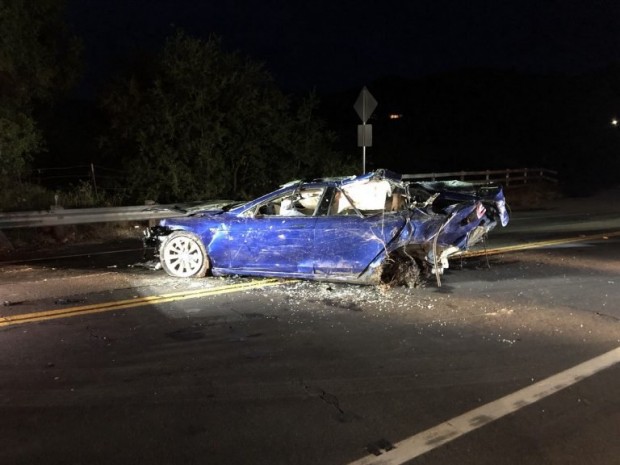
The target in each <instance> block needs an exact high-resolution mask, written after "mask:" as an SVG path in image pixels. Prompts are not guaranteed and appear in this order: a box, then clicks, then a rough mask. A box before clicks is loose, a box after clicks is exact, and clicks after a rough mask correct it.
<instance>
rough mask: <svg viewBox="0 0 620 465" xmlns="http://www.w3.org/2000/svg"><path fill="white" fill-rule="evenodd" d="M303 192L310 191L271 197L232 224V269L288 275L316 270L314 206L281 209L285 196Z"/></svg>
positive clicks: (229, 235)
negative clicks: (296, 211) (301, 210)
mask: <svg viewBox="0 0 620 465" xmlns="http://www.w3.org/2000/svg"><path fill="white" fill-rule="evenodd" d="M318 193H319V194H322V190H321V191H319V192H318ZM303 194H307V195H309V193H307V192H305V191H303V190H302V191H301V192H300V191H296V192H290V193H286V194H285V195H284V196H282V195H281V196H279V197H278V198H274V199H270V200H269V201H266V202H265V203H264V204H263V205H259V206H258V207H257V208H256V211H255V212H250V213H249V214H248V215H247V216H246V217H242V218H238V219H237V220H236V221H234V222H231V223H230V224H229V231H228V241H229V251H228V252H229V257H230V267H231V269H236V270H239V271H247V272H264V273H265V274H286V275H299V274H306V273H312V272H313V263H312V249H313V243H314V225H315V222H316V218H315V217H314V210H312V209H306V210H305V211H304V213H299V212H298V214H296V215H295V216H292V213H285V212H284V210H283V209H282V211H281V210H280V207H281V205H282V203H283V201H284V200H289V199H291V198H299V197H300V196H301V195H303ZM312 194H313V195H315V194H316V192H315V191H313V192H312ZM289 215H291V216H289Z"/></svg>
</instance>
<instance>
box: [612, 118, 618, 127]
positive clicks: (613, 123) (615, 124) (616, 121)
mask: <svg viewBox="0 0 620 465" xmlns="http://www.w3.org/2000/svg"><path fill="white" fill-rule="evenodd" d="M611 125H612V126H618V120H617V119H616V118H614V119H612V120H611Z"/></svg>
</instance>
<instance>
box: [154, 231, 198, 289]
mask: <svg viewBox="0 0 620 465" xmlns="http://www.w3.org/2000/svg"><path fill="white" fill-rule="evenodd" d="M159 256H160V260H161V266H162V268H163V269H164V271H165V272H166V273H168V274H169V275H170V276H175V277H177V278H202V277H203V276H205V275H206V274H207V270H208V268H209V258H208V256H207V251H206V250H205V247H204V245H203V244H202V241H201V240H200V239H199V238H198V237H197V236H196V235H194V234H192V233H189V232H186V231H175V232H173V233H172V234H170V236H168V239H167V240H166V242H164V244H163V245H162V247H161V250H160V252H159Z"/></svg>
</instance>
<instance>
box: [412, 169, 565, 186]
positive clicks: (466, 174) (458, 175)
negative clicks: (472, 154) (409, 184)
mask: <svg viewBox="0 0 620 465" xmlns="http://www.w3.org/2000/svg"><path fill="white" fill-rule="evenodd" d="M447 179H458V180H460V181H468V182H472V183H485V184H487V183H501V184H503V185H504V186H510V185H514V184H527V183H529V182H539V181H547V182H552V183H557V182H558V172H557V171H554V170H550V169H546V168H516V169H506V170H485V171H452V172H449V173H424V174H403V180H405V181H441V180H447Z"/></svg>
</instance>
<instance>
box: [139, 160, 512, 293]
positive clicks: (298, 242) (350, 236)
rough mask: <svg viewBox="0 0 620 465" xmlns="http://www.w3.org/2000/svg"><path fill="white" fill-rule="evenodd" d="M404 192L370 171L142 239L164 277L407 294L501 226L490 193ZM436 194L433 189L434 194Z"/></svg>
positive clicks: (188, 219)
mask: <svg viewBox="0 0 620 465" xmlns="http://www.w3.org/2000/svg"><path fill="white" fill-rule="evenodd" d="M410 187H411V186H410V185H409V184H407V183H405V182H403V181H402V180H401V177H400V176H399V175H397V174H395V173H391V172H389V171H385V170H379V171H375V172H372V173H367V174H364V175H361V176H351V177H341V178H324V179H317V180H313V181H310V182H302V181H294V182H291V183H288V184H286V185H283V186H282V187H281V188H280V189H278V190H276V191H274V192H272V193H269V194H266V195H264V196H262V197H260V198H258V199H255V200H252V201H249V202H246V203H236V204H230V205H225V206H220V207H221V208H217V209H214V208H209V207H206V208H205V209H202V210H201V209H198V210H193V211H192V212H191V213H189V212H188V213H187V215H186V216H183V217H180V218H171V219H164V220H161V221H160V222H159V224H158V225H157V226H155V227H152V228H149V229H147V230H146V232H145V245H146V246H148V247H153V248H155V250H156V253H157V254H158V256H159V261H160V263H161V267H162V268H163V269H164V270H165V271H166V272H167V273H168V274H169V275H171V276H177V277H202V276H205V275H207V274H211V275H213V276H221V275H255V276H271V277H283V278H303V279H313V280H325V281H340V282H352V283H360V284H379V283H388V284H404V285H409V286H415V285H417V284H418V283H420V282H421V281H422V280H423V279H424V278H425V276H428V275H429V274H430V273H434V274H435V275H436V276H437V280H438V284H439V283H440V281H439V275H440V274H441V273H442V272H443V270H444V269H445V268H447V267H448V258H449V257H450V256H452V255H454V254H456V253H459V252H462V251H465V250H467V249H468V248H469V247H471V246H472V245H474V244H476V243H477V242H479V241H481V240H482V239H483V238H484V237H485V236H486V234H487V233H488V232H489V231H490V230H491V229H493V228H494V227H495V226H496V225H497V224H501V225H502V226H505V225H506V224H507V223H508V213H507V211H506V206H505V199H504V194H503V191H502V189H501V187H499V186H495V187H487V188H486V190H485V191H484V192H480V191H479V190H476V189H473V188H472V189H469V190H464V189H462V187H463V186H460V187H461V189H452V190H451V189H449V188H442V187H441V186H426V187H425V186H423V185H416V186H414V187H413V188H411V189H410ZM434 187H436V188H437V189H434Z"/></svg>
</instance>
